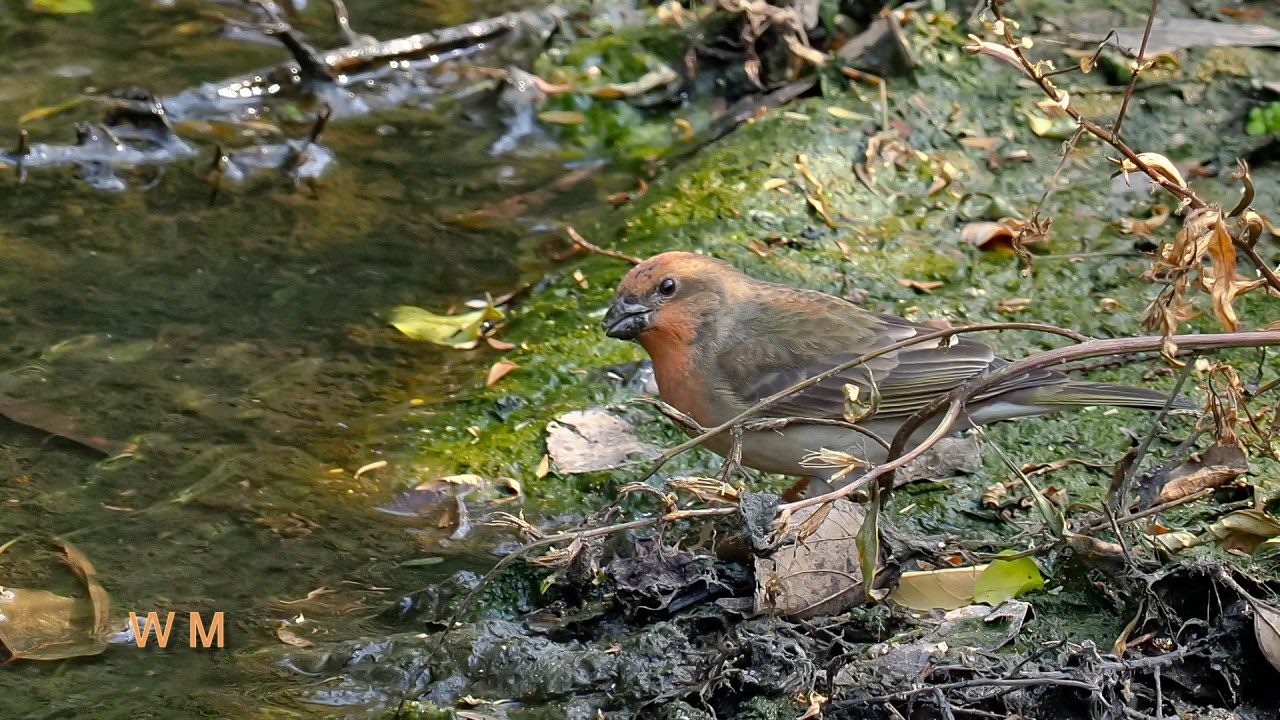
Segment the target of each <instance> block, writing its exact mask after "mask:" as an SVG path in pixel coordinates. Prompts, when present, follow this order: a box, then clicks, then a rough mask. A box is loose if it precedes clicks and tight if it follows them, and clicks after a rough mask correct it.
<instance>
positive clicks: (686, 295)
mask: <svg viewBox="0 0 1280 720" xmlns="http://www.w3.org/2000/svg"><path fill="white" fill-rule="evenodd" d="M739 276H740V273H739V272H738V271H737V270H735V269H734V268H733V267H732V266H731V265H729V264H728V263H726V262H724V261H722V260H716V259H714V258H709V257H705V256H702V255H695V254H693V253H687V252H666V253H662V254H661V255H654V256H653V257H651V258H649V259H648V260H645V261H644V262H642V263H640V264H639V265H637V266H635V267H634V268H632V269H631V272H629V273H627V276H626V277H625V278H623V279H622V282H621V283H620V284H619V285H618V291H617V292H616V293H615V294H614V296H613V305H612V306H610V308H609V312H608V314H606V315H605V318H604V323H603V325H604V331H605V334H606V335H608V336H609V337H611V338H617V339H619V340H638V341H640V342H641V344H644V343H645V338H646V336H652V335H654V334H662V333H665V334H670V335H674V336H676V337H679V338H681V339H683V340H686V341H687V340H690V339H692V338H693V336H694V335H696V334H697V333H698V332H699V330H701V329H702V328H703V327H704V326H705V325H706V324H707V323H709V322H711V321H712V320H713V319H714V317H715V316H716V315H717V314H718V313H719V311H720V310H721V309H722V308H723V306H724V304H725V296H726V294H727V292H728V290H729V285H731V284H732V281H733V280H734V279H736V278H737V277H739Z"/></svg>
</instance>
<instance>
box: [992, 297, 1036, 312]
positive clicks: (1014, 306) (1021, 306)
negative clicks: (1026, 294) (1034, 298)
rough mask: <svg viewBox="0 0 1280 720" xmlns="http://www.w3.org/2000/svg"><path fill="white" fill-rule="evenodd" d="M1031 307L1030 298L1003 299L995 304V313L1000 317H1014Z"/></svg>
mask: <svg viewBox="0 0 1280 720" xmlns="http://www.w3.org/2000/svg"><path fill="white" fill-rule="evenodd" d="M1029 307H1031V298H1021V297H1020V298H1005V299H1003V300H999V301H997V302H996V304H995V311H996V312H998V313H1000V314H1001V315H1014V314H1016V313H1020V312H1022V311H1023V310H1026V309H1027V308H1029Z"/></svg>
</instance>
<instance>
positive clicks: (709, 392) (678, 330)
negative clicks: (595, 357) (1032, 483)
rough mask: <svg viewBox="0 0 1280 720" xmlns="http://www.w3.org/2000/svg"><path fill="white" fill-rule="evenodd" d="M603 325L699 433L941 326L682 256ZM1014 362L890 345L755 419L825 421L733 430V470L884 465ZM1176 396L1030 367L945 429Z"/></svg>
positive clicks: (648, 271) (973, 345)
mask: <svg viewBox="0 0 1280 720" xmlns="http://www.w3.org/2000/svg"><path fill="white" fill-rule="evenodd" d="M602 325H603V328H604V331H605V334H606V335H607V336H608V337H611V338H615V339H618V340H629V341H635V342H638V343H639V344H640V346H641V347H643V348H644V350H645V351H646V352H647V353H648V355H649V357H650V359H651V360H652V361H653V370H654V376H655V379H656V380H657V385H658V395H659V397H660V398H661V399H662V400H663V401H664V402H665V403H667V404H668V405H670V406H672V407H674V408H675V409H676V410H679V411H680V412H681V413H683V414H685V415H686V416H687V417H689V418H691V419H692V420H694V421H695V422H696V423H697V424H698V425H700V426H702V427H703V428H710V427H714V426H716V425H719V424H722V423H724V422H727V421H729V420H730V419H732V418H733V417H735V416H737V415H738V414H739V413H741V412H742V411H744V410H746V409H748V408H750V407H752V406H753V405H755V404H756V403H758V402H759V401H761V400H763V399H764V398H767V397H769V396H770V395H773V394H775V393H777V392H779V391H781V390H784V389H786V388H788V387H790V386H792V385H793V384H795V383H797V382H799V381H801V380H804V379H806V378H810V377H813V376H814V375H817V374H819V373H822V372H824V371H827V370H830V369H832V368H834V367H836V366H837V365H840V364H843V363H846V362H849V361H851V360H854V359H855V358H858V357H859V356H861V355H864V354H866V353H869V352H872V351H874V350H877V349H880V348H884V347H886V346H888V345H891V344H894V343H898V342H900V341H903V340H908V339H911V338H914V337H919V336H921V335H924V334H928V333H934V332H937V330H938V328H937V327H932V326H928V325H923V324H919V323H914V322H911V321H909V320H906V319H904V318H901V317H898V316H895V315H888V314H882V313H877V312H872V311H869V310H866V309H864V308H862V307H860V306H858V305H856V304H854V303H853V302H850V301H849V300H846V299H844V298H840V297H836V296H834V295H829V294H826V293H823V292H818V291H815V290H808V289H801V288H795V287H790V286H787V285H781V284H777V283H772V282H766V281H763V280H757V279H755V278H752V277H751V276H749V275H747V274H746V273H743V272H742V271H740V270H738V269H737V268H735V267H734V266H732V265H730V264H729V263H727V262H724V261H722V260H718V259H716V258H712V257H708V256H705V255H700V254H696V253H689V252H676V251H672V252H664V253H661V254H659V255H655V256H653V257H650V258H648V259H646V260H644V261H642V262H640V263H639V264H638V265H636V266H634V267H633V268H632V269H631V270H630V272H628V273H627V275H626V277H624V278H623V280H622V282H621V283H619V285H618V288H617V291H616V292H615V293H614V296H613V301H612V304H611V305H610V306H609V309H608V311H607V312H606V314H605V317H604V320H603V322H602ZM1008 363H1009V361H1007V360H1004V359H1002V358H999V357H996V355H995V352H994V351H993V350H992V349H991V348H990V347H989V346H987V345H986V344H984V343H982V342H979V341H978V340H975V339H973V338H972V336H964V335H957V336H953V337H949V338H946V339H931V340H925V341H922V342H920V343H918V344H914V345H909V346H907V347H903V348H900V349H898V350H894V351H891V352H889V353H887V354H884V355H881V356H879V357H877V358H875V359H873V360H870V361H868V362H866V363H865V364H863V365H860V366H856V367H853V368H849V369H847V370H844V371H841V372H839V373H836V374H835V375H833V376H832V377H830V378H828V379H826V380H823V381H821V382H819V383H817V384H815V385H813V386H811V387H809V388H807V389H804V390H802V391H799V392H796V393H794V394H792V395H790V396H787V397H785V398H783V399H781V400H778V401H777V402H775V403H774V404H772V405H770V406H768V407H766V408H764V409H763V410H762V411H761V412H760V413H759V416H760V417H763V418H799V419H807V420H811V421H813V420H816V421H818V423H822V422H825V423H826V424H817V423H814V422H809V423H805V422H792V423H789V424H775V425H776V426H775V427H771V428H767V429H752V430H749V431H747V432H745V433H743V435H742V437H741V448H740V449H741V464H742V465H745V466H746V467H750V468H755V469H757V470H760V471H762V472H766V473H779V474H783V475H793V476H801V477H810V478H817V479H819V480H825V479H830V478H832V477H833V476H843V474H844V473H847V472H848V471H847V470H846V469H844V467H843V466H845V465H848V464H849V463H843V462H840V463H836V462H831V458H833V457H835V458H839V457H845V458H848V457H849V456H852V458H853V459H855V460H857V461H859V462H860V463H862V464H863V465H865V466H872V465H876V464H880V463H882V462H884V461H885V459H886V457H887V454H888V453H887V448H886V447H885V446H884V445H883V444H882V442H883V441H888V440H891V439H892V438H893V436H894V434H895V433H896V432H897V430H898V429H899V428H900V427H901V426H902V424H903V423H904V422H905V421H906V420H907V418H909V417H910V416H911V415H912V414H914V413H915V412H916V411H918V410H920V409H922V408H924V407H926V406H927V405H929V404H930V403H932V402H933V401H934V400H936V399H938V398H939V397H943V396H945V395H947V394H948V393H950V392H951V391H953V390H955V389H956V388H958V387H960V386H961V385H963V384H964V383H965V382H967V381H969V380H971V379H973V378H975V377H977V376H980V375H983V374H985V373H990V372H992V371H994V370H998V369H999V368H1001V367H1004V366H1005V365H1007V364H1008ZM849 386H851V387H849ZM851 396H856V397H857V398H861V399H863V400H862V402H863V405H862V406H861V407H862V408H863V411H862V415H861V417H857V418H856V425H857V426H858V428H859V429H854V428H851V427H849V423H847V422H846V423H843V424H841V423H839V422H838V421H841V420H845V419H846V410H847V408H849V407H850V405H849V399H850V397H851ZM1170 404H1171V405H1172V406H1173V407H1175V408H1184V407H1190V403H1189V402H1188V401H1187V400H1186V399H1185V398H1182V397H1177V398H1174V400H1172V401H1171V400H1170V396H1169V394H1167V393H1165V392H1162V391H1158V390H1153V389H1149V388H1140V387H1130V386H1125V385H1112V384H1105V383H1097V382H1085V381H1080V380H1073V379H1071V378H1070V377H1068V376H1067V375H1065V374H1063V373H1060V372H1057V371H1053V370H1047V369H1043V370H1033V371H1030V372H1027V373H1025V374H1022V375H1017V376H1013V377H1010V378H1008V379H1006V380H1004V381H1002V382H1000V383H999V384H997V385H995V386H993V387H990V388H988V389H986V390H984V391H982V392H980V393H978V394H977V395H976V396H975V397H974V398H972V399H971V400H970V401H969V402H968V403H967V404H966V407H965V414H964V415H963V416H962V422H961V423H958V426H957V427H956V428H954V429H953V432H959V431H962V430H964V429H967V428H970V427H973V426H980V425H987V424H989V423H994V422H999V421H1003V420H1012V419H1016V418H1023V417H1031V416H1036V415H1045V414H1050V413H1054V412H1057V411H1059V410H1064V409H1068V408H1078V407H1084V406H1090V405H1110V406H1117V407H1131V408H1144V409H1161V408H1164V407H1165V406H1166V405H1170ZM855 407H856V406H855ZM936 423H937V418H936V417H935V418H934V419H933V421H932V422H931V423H926V424H925V425H924V426H923V427H922V428H921V430H919V431H917V434H916V435H913V437H912V440H919V439H923V437H925V435H926V434H927V433H929V432H931V431H932V430H933V429H934V428H936ZM732 443H733V438H732V437H731V435H730V434H729V433H719V434H717V435H715V436H713V437H711V438H709V439H707V440H706V441H705V443H704V444H705V445H706V446H707V447H709V448H710V449H711V450H712V451H714V452H716V453H718V454H720V455H722V456H727V455H728V454H729V453H730V451H731V449H732ZM908 447H910V446H908ZM831 451H835V452H836V453H841V454H842V455H832V454H831ZM824 453H825V456H826V458H828V459H827V460H826V461H824V460H823V455H824Z"/></svg>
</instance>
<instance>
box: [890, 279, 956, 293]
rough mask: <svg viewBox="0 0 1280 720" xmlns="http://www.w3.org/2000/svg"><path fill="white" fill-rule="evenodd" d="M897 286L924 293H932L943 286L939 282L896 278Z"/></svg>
mask: <svg viewBox="0 0 1280 720" xmlns="http://www.w3.org/2000/svg"><path fill="white" fill-rule="evenodd" d="M898 284H899V285H901V286H902V287H906V288H911V289H912V290H919V291H921V292H926V293H927V292H933V291H934V290H937V289H938V288H940V287H942V286H943V285H945V283H943V282H942V281H941V280H912V279H910V278H898Z"/></svg>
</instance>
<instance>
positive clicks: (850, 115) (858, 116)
mask: <svg viewBox="0 0 1280 720" xmlns="http://www.w3.org/2000/svg"><path fill="white" fill-rule="evenodd" d="M827 114H828V115H830V116H831V117H834V118H840V119H841V120H870V119H871V116H870V115H863V114H862V113H856V112H854V111H852V110H845V109H844V108H841V107H828V108H827Z"/></svg>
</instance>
